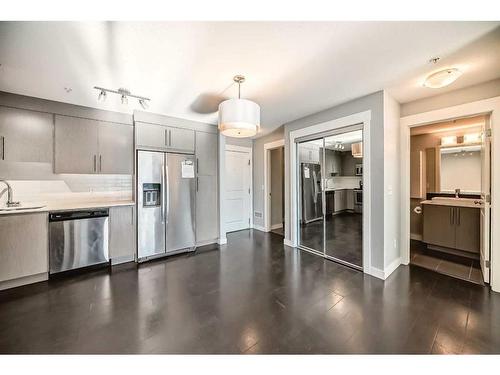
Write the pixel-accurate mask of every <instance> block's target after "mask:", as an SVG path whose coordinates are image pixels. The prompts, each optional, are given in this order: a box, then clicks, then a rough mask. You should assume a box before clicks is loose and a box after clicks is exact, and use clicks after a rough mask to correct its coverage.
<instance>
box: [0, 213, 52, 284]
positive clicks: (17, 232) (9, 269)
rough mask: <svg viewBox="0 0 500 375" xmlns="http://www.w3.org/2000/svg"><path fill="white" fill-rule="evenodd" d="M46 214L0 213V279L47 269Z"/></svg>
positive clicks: (3, 279)
mask: <svg viewBox="0 0 500 375" xmlns="http://www.w3.org/2000/svg"><path fill="white" fill-rule="evenodd" d="M48 234H49V230H48V219H47V214H46V213H37V214H22V215H5V216H0V238H1V239H2V245H1V246H0V281H6V280H12V279H17V278H20V277H25V276H33V275H36V274H40V273H43V272H48V261H47V260H48V243H49V239H48Z"/></svg>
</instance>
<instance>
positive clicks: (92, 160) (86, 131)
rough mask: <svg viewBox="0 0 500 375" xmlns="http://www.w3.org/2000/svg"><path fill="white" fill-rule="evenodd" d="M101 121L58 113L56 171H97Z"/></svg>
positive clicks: (56, 121) (85, 172)
mask: <svg viewBox="0 0 500 375" xmlns="http://www.w3.org/2000/svg"><path fill="white" fill-rule="evenodd" d="M98 126H99V122H98V121H94V120H88V119H82V118H78V117H70V116H59V115H56V120H55V133H54V134H55V136H54V139H55V153H54V155H55V160H54V171H55V173H82V174H88V173H97V158H98V153H99V150H98V141H97V138H98Z"/></svg>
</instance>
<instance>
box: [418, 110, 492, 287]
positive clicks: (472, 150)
mask: <svg viewBox="0 0 500 375" xmlns="http://www.w3.org/2000/svg"><path fill="white" fill-rule="evenodd" d="M488 126H489V118H488V117H485V116H477V117H472V118H463V119H457V120H453V121H448V122H442V123H436V124H430V125H425V126H419V127H415V128H412V129H411V132H410V150H411V152H410V208H411V213H410V263H411V264H413V265H417V266H420V267H424V268H427V269H431V270H433V271H436V272H439V273H442V274H446V275H449V276H452V277H456V278H460V279H463V280H467V281H471V282H474V283H477V284H483V283H485V282H488V281H489V251H490V250H489V220H490V213H489V203H488V201H489V194H490V181H489V176H490V147H489V145H490V140H489V136H488V131H489V130H488Z"/></svg>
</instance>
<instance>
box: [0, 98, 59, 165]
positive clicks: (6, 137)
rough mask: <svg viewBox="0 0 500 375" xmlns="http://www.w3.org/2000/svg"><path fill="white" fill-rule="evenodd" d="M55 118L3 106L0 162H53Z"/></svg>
mask: <svg viewBox="0 0 500 375" xmlns="http://www.w3.org/2000/svg"><path fill="white" fill-rule="evenodd" d="M53 123H54V119H53V115H52V114H49V113H43V112H36V111H30V110H24V109H17V108H9V107H0V160H3V161H13V162H38V163H52V154H53V146H52V144H53V143H52V136H53V131H54V124H53Z"/></svg>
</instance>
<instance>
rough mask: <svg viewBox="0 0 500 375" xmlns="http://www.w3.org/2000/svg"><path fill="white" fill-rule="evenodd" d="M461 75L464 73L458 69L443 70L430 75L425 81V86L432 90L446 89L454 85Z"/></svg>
mask: <svg viewBox="0 0 500 375" xmlns="http://www.w3.org/2000/svg"><path fill="white" fill-rule="evenodd" d="M461 75H462V72H461V71H460V70H458V69H457V68H448V69H443V70H440V71H438V72H435V73H432V74H431V75H429V76H428V77H427V78H426V79H425V82H424V86H425V87H429V88H431V89H439V88H441V87H445V86H448V85H450V84H452V83H453V82H455V81H456V80H457V79H458V77H460V76H461Z"/></svg>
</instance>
